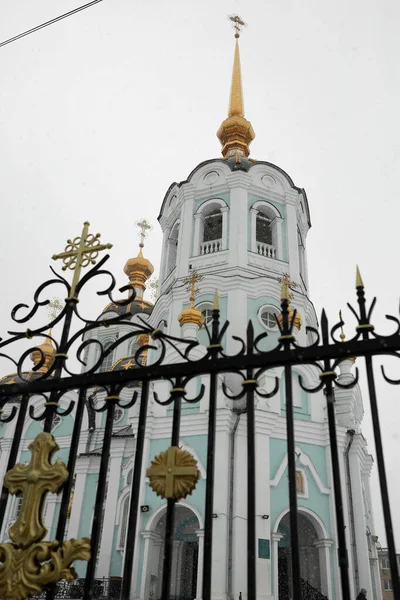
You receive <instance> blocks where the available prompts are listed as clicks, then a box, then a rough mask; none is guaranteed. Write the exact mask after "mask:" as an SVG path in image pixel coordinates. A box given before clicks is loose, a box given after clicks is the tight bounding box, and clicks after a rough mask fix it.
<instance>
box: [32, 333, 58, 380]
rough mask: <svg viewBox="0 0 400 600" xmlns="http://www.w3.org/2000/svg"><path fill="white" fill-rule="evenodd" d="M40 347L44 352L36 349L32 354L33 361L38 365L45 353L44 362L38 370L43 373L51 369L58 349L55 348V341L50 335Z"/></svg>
mask: <svg viewBox="0 0 400 600" xmlns="http://www.w3.org/2000/svg"><path fill="white" fill-rule="evenodd" d="M49 335H51V332H50V333H49ZM38 348H39V350H41V351H42V352H40V351H39V350H34V351H33V352H32V353H31V356H30V358H31V361H32V362H33V364H34V366H35V367H36V365H38V364H39V363H40V362H41V361H42V359H43V355H44V363H43V365H42V366H41V367H40V369H38V371H40V372H41V373H47V371H48V370H49V369H50V367H51V366H52V364H53V362H54V358H55V354H56V349H55V348H54V346H53V343H52V341H51V339H50V338H49V337H46V340H45V342H44V343H43V344H41V345H40V346H38ZM42 353H43V355H42Z"/></svg>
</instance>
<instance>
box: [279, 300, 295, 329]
mask: <svg viewBox="0 0 400 600" xmlns="http://www.w3.org/2000/svg"><path fill="white" fill-rule="evenodd" d="M288 311H289V325H291V324H292V321H293V315H294V310H293V308H292V307H291V306H290V304H289V306H288ZM277 319H278V323H279V325H280V326H281V327H282V326H283V316H282V313H281V314H279V315H278V317H277ZM294 326H295V327H296V329H298V331H300V329H301V316H300V313H298V312H296V316H295V318H294Z"/></svg>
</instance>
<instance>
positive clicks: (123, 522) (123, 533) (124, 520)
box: [119, 495, 130, 548]
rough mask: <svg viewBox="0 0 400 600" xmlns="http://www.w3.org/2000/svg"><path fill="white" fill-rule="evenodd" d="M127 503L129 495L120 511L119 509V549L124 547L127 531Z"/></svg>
mask: <svg viewBox="0 0 400 600" xmlns="http://www.w3.org/2000/svg"><path fill="white" fill-rule="evenodd" d="M129 501H130V495H128V496H127V497H126V498H125V500H124V501H123V505H122V509H121V519H120V525H119V527H120V535H119V547H120V548H124V547H125V540H126V531H127V529H128V516H129Z"/></svg>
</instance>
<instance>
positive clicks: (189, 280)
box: [178, 271, 204, 329]
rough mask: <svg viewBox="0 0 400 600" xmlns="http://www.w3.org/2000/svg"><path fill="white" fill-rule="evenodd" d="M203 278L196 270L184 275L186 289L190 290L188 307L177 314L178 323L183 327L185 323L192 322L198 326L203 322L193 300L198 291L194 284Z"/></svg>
mask: <svg viewBox="0 0 400 600" xmlns="http://www.w3.org/2000/svg"><path fill="white" fill-rule="evenodd" d="M202 280H203V277H202V276H201V275H199V274H198V273H197V271H193V272H192V274H191V275H190V276H189V277H186V279H185V280H184V282H185V284H186V289H187V291H188V292H190V304H189V308H185V309H183V311H182V312H181V313H180V315H179V316H178V321H179V325H180V326H181V327H183V325H186V324H187V323H194V324H195V325H197V326H198V328H199V329H200V327H201V326H202V325H203V323H204V317H203V315H202V314H201V312H200V311H199V310H197V308H195V306H194V301H195V299H196V296H197V294H198V293H199V291H200V290H199V289H198V288H197V287H196V285H197V284H198V283H199V282H200V281H202Z"/></svg>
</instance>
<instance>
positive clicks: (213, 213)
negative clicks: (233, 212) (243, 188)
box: [194, 198, 228, 254]
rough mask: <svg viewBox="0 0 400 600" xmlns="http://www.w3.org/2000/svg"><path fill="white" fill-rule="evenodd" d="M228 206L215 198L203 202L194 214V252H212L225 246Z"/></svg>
mask: <svg viewBox="0 0 400 600" xmlns="http://www.w3.org/2000/svg"><path fill="white" fill-rule="evenodd" d="M227 211H228V207H227V206H226V204H225V202H224V201H223V200H220V199H219V198H216V199H214V200H207V202H204V203H203V204H202V205H201V206H200V208H199V210H198V211H197V213H196V214H195V215H194V218H195V227H194V253H195V254H214V253H215V252H220V251H221V250H225V249H226V247H227V215H228V213H227Z"/></svg>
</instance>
